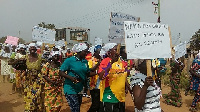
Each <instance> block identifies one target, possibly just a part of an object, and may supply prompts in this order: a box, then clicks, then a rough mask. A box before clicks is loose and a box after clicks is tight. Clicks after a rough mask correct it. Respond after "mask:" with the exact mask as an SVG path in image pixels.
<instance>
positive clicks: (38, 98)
mask: <svg viewBox="0 0 200 112" xmlns="http://www.w3.org/2000/svg"><path fill="white" fill-rule="evenodd" d="M29 51H30V54H28V55H26V65H27V70H26V74H25V83H24V102H25V112H42V111H43V110H44V108H43V102H42V101H43V100H42V99H43V97H42V94H41V93H42V77H41V74H40V72H41V60H42V58H41V55H38V54H37V53H36V51H37V49H36V44H35V43H30V44H29Z"/></svg>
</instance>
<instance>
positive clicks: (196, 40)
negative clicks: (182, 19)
mask: <svg viewBox="0 0 200 112" xmlns="http://www.w3.org/2000/svg"><path fill="white" fill-rule="evenodd" d="M190 49H191V50H193V51H199V50H200V29H199V30H198V31H196V32H195V33H194V35H193V36H192V38H191V39H190Z"/></svg>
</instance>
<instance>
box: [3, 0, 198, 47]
mask: <svg viewBox="0 0 200 112" xmlns="http://www.w3.org/2000/svg"><path fill="white" fill-rule="evenodd" d="M152 1H153V2H157V0H0V37H2V36H6V35H11V36H19V31H20V37H22V38H23V39H25V40H26V41H31V36H32V34H31V30H32V27H33V26H35V25H37V24H38V23H40V22H45V23H47V24H48V23H53V24H55V25H56V28H63V27H76V26H77V27H85V28H90V29H91V32H90V36H91V42H93V39H94V37H95V36H96V37H100V38H103V41H104V42H107V41H108V38H107V37H108V31H109V19H110V12H123V13H127V14H131V15H134V16H137V17H140V21H141V22H150V23H156V22H157V15H156V14H154V6H153V5H152V3H151V2H152ZM199 4H200V0H161V23H163V24H168V25H169V26H170V28H171V33H172V41H173V44H178V43H179V40H178V35H179V33H180V36H181V41H188V40H189V39H190V38H191V36H192V35H193V34H194V32H195V31H197V30H198V29H200V6H199Z"/></svg>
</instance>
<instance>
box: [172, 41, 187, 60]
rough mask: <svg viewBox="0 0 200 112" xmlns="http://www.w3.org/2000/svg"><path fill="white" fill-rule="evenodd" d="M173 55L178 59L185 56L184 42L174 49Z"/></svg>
mask: <svg viewBox="0 0 200 112" xmlns="http://www.w3.org/2000/svg"><path fill="white" fill-rule="evenodd" d="M174 50H175V55H174V58H175V59H178V58H180V57H182V56H184V55H185V54H186V42H184V43H180V44H178V45H177V46H175V47H174Z"/></svg>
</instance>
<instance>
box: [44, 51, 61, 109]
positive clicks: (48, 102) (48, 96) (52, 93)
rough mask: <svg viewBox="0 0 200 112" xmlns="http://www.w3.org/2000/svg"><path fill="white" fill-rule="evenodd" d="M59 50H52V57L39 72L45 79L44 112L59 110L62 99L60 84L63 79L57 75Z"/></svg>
mask: <svg viewBox="0 0 200 112" xmlns="http://www.w3.org/2000/svg"><path fill="white" fill-rule="evenodd" d="M59 54H60V53H59V51H53V53H52V54H51V55H52V59H51V60H50V61H49V62H47V63H46V64H45V65H44V66H43V68H42V70H41V72H42V75H43V77H44V79H45V87H44V91H45V102H44V105H45V108H46V112H60V109H61V106H62V103H63V99H62V85H63V80H62V77H61V76H60V75H59V67H60V62H58V60H59V57H60V55H59Z"/></svg>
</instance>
